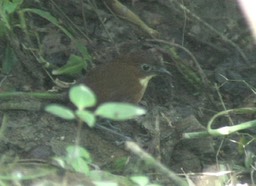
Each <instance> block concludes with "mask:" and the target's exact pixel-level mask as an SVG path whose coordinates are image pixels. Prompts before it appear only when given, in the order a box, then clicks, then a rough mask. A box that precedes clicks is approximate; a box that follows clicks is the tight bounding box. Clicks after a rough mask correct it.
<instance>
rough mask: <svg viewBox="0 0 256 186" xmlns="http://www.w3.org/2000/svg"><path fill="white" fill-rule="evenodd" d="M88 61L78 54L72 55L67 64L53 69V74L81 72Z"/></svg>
mask: <svg viewBox="0 0 256 186" xmlns="http://www.w3.org/2000/svg"><path fill="white" fill-rule="evenodd" d="M85 66H86V62H85V61H84V60H83V59H82V58H81V57H80V56H76V55H73V54H72V55H71V56H70V57H69V59H68V62H67V64H65V65H64V66H62V67H60V68H58V69H56V70H53V71H52V74H53V75H76V74H81V72H82V70H83V69H84V68H85Z"/></svg>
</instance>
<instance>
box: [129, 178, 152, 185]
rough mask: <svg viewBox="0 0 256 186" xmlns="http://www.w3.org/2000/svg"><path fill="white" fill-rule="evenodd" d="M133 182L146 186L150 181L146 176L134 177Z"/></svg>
mask: <svg viewBox="0 0 256 186" xmlns="http://www.w3.org/2000/svg"><path fill="white" fill-rule="evenodd" d="M131 180H132V181H133V182H134V183H137V184H138V185H139V186H146V185H147V184H148V183H149V179H148V177H146V176H133V177H131Z"/></svg>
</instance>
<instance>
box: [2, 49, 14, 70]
mask: <svg viewBox="0 0 256 186" xmlns="http://www.w3.org/2000/svg"><path fill="white" fill-rule="evenodd" d="M17 61H18V60H17V57H16V54H15V52H14V51H13V49H12V48H10V47H9V46H7V47H6V48H5V54H4V61H3V66H2V68H3V69H2V70H3V73H5V74H9V73H10V72H11V70H12V68H13V66H14V65H15V64H16V63H17Z"/></svg>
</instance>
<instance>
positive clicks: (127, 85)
mask: <svg viewBox="0 0 256 186" xmlns="http://www.w3.org/2000/svg"><path fill="white" fill-rule="evenodd" d="M159 74H167V75H171V73H170V72H169V71H167V70H166V69H165V67H164V66H163V64H162V63H161V61H160V60H159V59H157V57H156V56H154V54H153V52H150V51H141V50H139V51H137V52H132V53H129V54H126V55H122V56H121V57H119V58H117V59H116V60H114V61H113V62H110V63H107V64H104V65H100V66H97V67H96V68H94V69H92V70H91V71H89V72H88V73H87V75H86V78H85V79H83V80H82V81H81V82H82V83H84V84H85V85H87V86H88V87H90V88H91V89H92V90H93V91H94V93H95V94H96V96H97V100H98V101H97V104H100V103H104V102H110V101H114V102H129V103H135V104H136V103H138V102H139V101H140V100H141V99H142V97H143V95H144V93H145V90H146V88H147V85H148V82H149V81H150V79H151V78H152V77H154V76H156V75H159Z"/></svg>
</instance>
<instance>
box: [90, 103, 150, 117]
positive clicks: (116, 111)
mask: <svg viewBox="0 0 256 186" xmlns="http://www.w3.org/2000/svg"><path fill="white" fill-rule="evenodd" d="M145 113H146V110H145V109H143V108H141V107H138V106H135V105H132V104H129V103H104V104H102V105H100V106H99V107H98V108H97V109H96V111H95V114H96V115H98V116H101V117H104V118H107V119H112V120H116V121H121V120H127V119H132V118H135V117H136V116H140V115H143V114H145Z"/></svg>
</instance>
